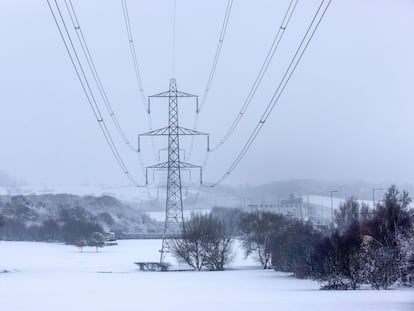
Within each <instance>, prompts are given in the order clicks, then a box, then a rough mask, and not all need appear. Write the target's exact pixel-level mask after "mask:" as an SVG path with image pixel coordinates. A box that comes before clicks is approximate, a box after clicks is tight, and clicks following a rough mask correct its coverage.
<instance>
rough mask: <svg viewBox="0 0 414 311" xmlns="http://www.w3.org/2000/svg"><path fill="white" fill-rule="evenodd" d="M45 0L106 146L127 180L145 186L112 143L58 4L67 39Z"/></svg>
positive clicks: (56, 3) (138, 185)
mask: <svg viewBox="0 0 414 311" xmlns="http://www.w3.org/2000/svg"><path fill="white" fill-rule="evenodd" d="M46 1H47V3H48V6H49V9H50V12H51V13H52V16H53V20H54V22H55V24H56V27H57V29H58V31H59V35H60V37H61V39H62V41H63V44H64V46H65V49H66V52H67V53H68V56H69V58H70V61H71V63H72V66H73V68H74V70H75V73H76V76H77V77H78V80H79V82H80V84H81V86H82V89H83V92H84V94H85V96H86V98H87V101H88V103H89V106H90V107H91V109H92V112H93V114H94V116H95V118H96V120H97V122H98V125H99V128H100V129H101V131H102V133H103V135H104V138H105V140H106V142H107V144H108V146H109V148H110V150H111V152H112V154H113V156H114V157H115V160H116V161H117V163H118V165H119V167H120V168H121V170H122V172H123V173H124V174H125V176H126V177H127V178H128V180H129V181H130V183H131V184H133V185H134V186H136V187H145V186H146V185H141V184H139V183H138V182H137V181H136V180H135V178H134V177H133V176H132V175H131V174H130V172H129V170H128V168H127V166H126V165H125V162H124V161H123V159H122V157H121V155H120V153H119V151H118V149H117V147H116V145H115V143H114V141H113V139H112V136H111V134H110V132H109V129H108V127H107V126H106V123H105V121H104V119H103V117H102V114H101V111H100V109H99V106H98V104H97V102H96V99H95V97H94V95H93V92H92V89H91V87H90V84H89V82H88V79H87V77H86V74H85V71H84V69H83V67H82V63H81V62H80V59H79V56H78V54H77V52H76V49H75V46H74V44H73V41H72V38H71V36H70V33H69V30H68V28H67V26H66V22H65V19H64V18H63V15H62V12H61V10H60V7H59V4H58V2H57V0H54V2H55V6H56V10H57V12H58V13H59V17H60V20H61V22H62V25H63V28H64V31H65V33H66V36H67V39H66V38H65V35H64V32H63V31H62V28H61V26H60V24H59V22H58V19H57V17H56V14H55V11H54V10H53V8H52V5H51V3H50V1H49V0H46ZM67 40H68V41H69V44H68V41H67ZM71 50H72V52H71ZM72 53H73V55H72ZM82 78H83V79H82Z"/></svg>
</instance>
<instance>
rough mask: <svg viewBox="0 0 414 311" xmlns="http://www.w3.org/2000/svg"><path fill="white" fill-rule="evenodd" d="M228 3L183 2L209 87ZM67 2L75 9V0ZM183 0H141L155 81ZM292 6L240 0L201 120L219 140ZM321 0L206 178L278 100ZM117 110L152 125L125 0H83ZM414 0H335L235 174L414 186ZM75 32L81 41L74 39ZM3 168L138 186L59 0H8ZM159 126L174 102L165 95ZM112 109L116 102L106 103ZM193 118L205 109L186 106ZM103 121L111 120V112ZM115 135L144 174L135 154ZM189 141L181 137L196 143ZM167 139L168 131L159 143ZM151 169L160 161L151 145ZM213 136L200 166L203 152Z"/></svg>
mask: <svg viewBox="0 0 414 311" xmlns="http://www.w3.org/2000/svg"><path fill="white" fill-rule="evenodd" d="M226 2H227V1H224V0H221V1H219V0H210V1H190V0H177V33H176V34H177V43H176V78H177V82H178V87H179V89H181V90H183V91H186V92H190V93H193V94H199V95H202V92H203V90H204V88H205V85H206V82H207V78H208V74H209V70H210V65H211V62H212V60H213V56H214V53H215V48H216V44H217V40H218V36H219V33H220V28H221V22H222V19H223V16H224V12H225V7H226ZM61 3H62V9H63V1H61ZM172 3H173V0H153V1H143V0H141V1H133V0H129V1H128V4H129V9H130V17H131V22H132V27H133V34H134V37H135V41H136V47H137V54H138V58H139V64H140V66H141V73H142V78H143V85H144V89H145V92H146V94H147V95H151V94H154V93H158V92H161V91H165V90H167V88H168V81H169V78H170V76H171V67H172V61H171V59H172V11H173V10H172ZM288 3H289V1H288V0H284V1H272V0H250V1H247V0H239V1H238V0H235V1H234V4H233V11H232V15H231V17H230V23H229V27H228V31H227V34H226V38H225V41H224V45H223V50H222V57H221V59H220V61H219V64H218V68H217V72H216V76H215V79H214V81H213V85H212V88H211V91H210V94H209V97H208V100H207V102H206V105H205V109H204V110H203V112H202V113H201V114H200V122H199V129H200V130H202V131H205V132H209V133H211V142H212V144H214V143H216V142H218V140H219V139H220V138H221V136H222V135H223V134H224V133H225V131H226V130H227V128H228V127H229V126H230V124H231V122H232V120H233V118H234V117H235V116H236V114H237V112H238V110H239V108H240V106H241V104H242V102H243V100H244V99H245V97H246V96H247V93H248V90H249V88H250V86H251V84H252V83H253V81H254V78H255V75H256V73H257V71H258V70H259V68H260V65H261V63H262V62H263V60H264V57H265V55H266V53H267V50H268V48H269V46H270V44H271V41H272V39H273V36H274V33H275V31H276V30H277V28H278V27H279V24H280V22H281V19H282V15H283V13H284V10H285V9H286V8H287V5H288ZM318 3H319V1H316V0H299V4H298V9H297V11H296V13H295V15H294V17H293V19H292V21H291V25H290V27H289V28H288V30H287V32H286V35H285V37H284V39H283V40H282V43H281V46H280V50H279V51H278V52H277V54H276V56H275V58H274V59H273V62H272V65H271V68H270V70H269V72H268V74H267V75H266V76H265V79H264V81H263V84H262V85H261V88H260V89H259V91H258V92H257V97H256V98H255V99H254V100H253V102H252V104H251V106H250V108H249V110H248V113H247V114H246V117H245V119H243V122H241V124H240V128H239V129H238V130H237V131H236V132H235V133H234V137H232V138H231V139H230V140H229V141H228V143H227V144H226V145H225V146H223V147H222V148H221V149H219V150H218V151H216V152H215V153H212V154H211V155H210V161H209V165H208V167H207V169H206V170H205V178H204V179H205V180H207V181H208V180H210V181H214V180H215V179H217V178H218V177H220V176H221V175H222V174H223V173H224V171H225V170H226V169H227V168H228V166H229V165H230V164H231V162H232V161H233V159H234V157H235V156H236V155H237V153H238V152H239V150H240V148H241V146H242V144H243V143H244V142H245V141H246V139H247V136H248V134H249V132H250V131H251V130H252V128H253V127H254V126H255V124H256V122H257V120H258V118H259V116H260V115H261V113H262V112H263V109H264V107H265V105H266V104H267V102H268V101H269V99H270V97H271V95H272V94H273V91H274V89H275V86H276V85H277V84H278V82H279V79H280V77H281V74H282V72H283V70H284V69H285V68H286V66H287V64H288V62H289V60H290V57H291V56H292V55H293V52H294V49H295V48H296V46H297V44H298V43H299V41H300V39H301V36H302V35H303V33H304V32H305V29H306V27H307V25H308V23H309V22H310V19H311V18H312V14H313V12H315V10H316V7H317V5H318ZM73 4H74V5H75V8H76V9H77V13H78V17H79V19H80V23H81V26H82V29H83V31H84V34H85V36H86V39H87V41H88V43H89V47H90V49H91V52H92V54H93V56H94V59H95V62H96V65H97V69H98V71H99V73H100V75H101V79H102V81H103V84H104V85H105V86H106V91H107V93H108V95H109V98H110V99H111V102H112V106H113V108H114V110H115V112H116V113H117V115H118V118H119V120H120V122H121V124H122V126H123V127H124V129H125V132H126V133H127V136H128V138H129V139H130V140H131V141H133V142H135V141H136V134H137V133H141V132H145V131H147V130H148V128H147V122H146V116H145V112H144V109H143V107H142V103H141V102H140V97H139V95H138V92H137V87H136V82H135V80H134V73H133V67H132V63H131V58H130V55H129V49H128V41H127V38H126V34H125V30H124V24H123V19H122V9H121V2H120V0H119V1H118V0H99V1H98V0H84V1H80V0H73ZM413 29H414V1H412V0H395V1H387V0H333V2H332V5H331V7H330V9H329V10H328V13H327V16H326V18H325V19H324V20H323V22H322V24H321V26H320V28H319V30H318V32H317V34H316V36H315V38H314V40H313V41H312V43H311V46H310V48H309V50H308V51H307V52H306V54H305V57H304V59H303V61H302V62H301V64H300V65H299V67H298V70H297V72H296V73H295V74H294V76H293V78H292V80H291V82H290V83H289V85H288V87H287V89H286V91H285V93H284V95H283V96H282V97H281V99H280V101H279V104H278V106H277V107H276V109H275V110H274V111H273V114H272V116H271V117H270V118H269V120H268V122H267V123H266V124H265V127H264V128H263V131H262V133H261V134H260V136H259V137H258V138H257V140H256V142H255V143H254V144H253V146H252V148H251V150H250V151H249V152H248V154H247V156H246V157H245V158H244V160H243V161H242V162H241V163H240V165H239V167H238V169H237V170H236V171H235V172H234V173H233V174H232V175H231V176H230V177H229V178H228V179H227V180H226V182H227V183H234V184H235V183H247V182H249V183H262V182H268V181H271V180H277V179H284V178H315V179H363V180H372V181H385V180H386V181H394V182H402V181H407V182H413V176H414V161H413V159H414V146H413V143H412V135H413V134H412V133H414V122H413V116H414V108H413V102H414V101H413V100H414V87H413V81H414V78H413V73H414V58H413V57H412V55H414V41H413V40H412V30H413ZM74 39H75V37H74ZM0 42H1V49H0V98H1V104H0V143H1V152H0V170H2V171H6V172H8V173H10V174H12V175H14V176H17V177H20V178H23V179H25V180H27V181H28V182H30V183H46V184H50V185H53V184H65V183H68V184H76V183H79V184H80V183H103V184H121V183H127V181H126V179H125V177H124V175H123V174H122V173H121V172H120V170H119V168H118V166H117V164H116V162H115V161H114V159H113V158H112V155H111V153H110V152H109V149H108V147H107V145H106V144H105V141H104V139H103V136H102V134H101V133H100V131H99V128H98V125H97V122H96V121H94V118H93V115H92V113H91V110H90V108H89V106H88V104H87V101H86V99H85V97H84V94H83V93H82V89H81V87H80V85H79V82H78V81H77V79H76V76H75V73H74V71H73V69H72V67H71V64H70V62H69V59H68V57H67V55H66V51H65V50H64V46H63V44H62V42H61V39H60V37H59V35H58V32H57V29H56V27H55V25H54V23H53V20H52V16H51V14H50V12H49V9H48V7H47V2H46V0H42V1H30V0H18V1H16V0H13V1H12V0H2V1H1V2H0ZM153 107H154V109H153V115H152V117H153V122H154V128H158V127H163V126H165V125H166V116H167V105H166V103H162V102H159V103H157V104H154V106H153ZM102 111H104V107H103V105H102ZM180 116H181V117H182V118H181V120H180V122H181V125H183V126H185V127H191V126H192V124H193V119H194V106H193V105H192V104H190V103H188V104H187V103H183V104H182V105H181V106H180ZM104 118H105V119H106V121H107V122H108V124H109V123H110V120H109V117H108V115H107V114H105V115H104ZM113 136H114V138H116V141H117V142H118V145H119V149H120V151H121V153H122V155H123V156H124V158H125V162H126V163H127V165H128V166H129V167H130V170H131V171H132V172H133V174H134V175H135V176H137V179H138V180H140V181H143V176H142V175H141V169H140V168H139V163H138V160H137V157H136V155H134V154H133V153H132V152H130V151H129V149H127V148H126V147H125V146H124V145H122V141H121V140H120V139H119V136H118V135H117V133H116V132H115V131H113ZM188 142H189V140H185V139H182V143H183V147H184V148H187V149H188V146H189V143H188ZM156 143H157V146H159V148H162V147H165V144H166V140H164V139H163V138H159V139H158V140H157V141H156ZM142 147H143V149H144V161H145V164H146V165H151V164H154V163H155V162H156V160H155V159H154V158H152V157H151V145H150V144H149V143H143V146H142ZM204 147H205V142H204V140H200V141H199V142H198V143H197V144H196V149H197V150H200V151H199V152H195V153H194V157H193V159H192V162H194V163H200V162H202V160H203V153H202V151H204V149H203V148H204Z"/></svg>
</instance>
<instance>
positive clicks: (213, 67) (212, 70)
mask: <svg viewBox="0 0 414 311" xmlns="http://www.w3.org/2000/svg"><path fill="white" fill-rule="evenodd" d="M232 7H233V0H228V1H227V6H226V13H225V14H224V19H223V22H222V26H221V30H220V36H219V39H218V42H217V47H216V52H215V54H214V58H213V63H212V65H211V68H210V74H209V76H208V79H207V85H206V87H205V89H204V93H203V96H202V97H201V103H200V106H199V108H198V109H197V114H196V117H195V121H194V126H193V128H194V129H195V130H197V128H198V113H199V112H200V111H201V109H202V108H203V107H204V104H205V102H206V100H207V96H208V94H209V92H210V88H211V84H212V82H213V78H214V75H215V73H216V69H217V64H218V62H219V59H220V55H221V50H222V47H223V42H224V37H225V35H226V31H227V26H228V24H229V20H230V14H231V10H232ZM193 147H194V138H192V139H191V146H190V149H189V153H188V157H189V158H190V157H191V154H192V151H193Z"/></svg>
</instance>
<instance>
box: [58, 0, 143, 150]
mask: <svg viewBox="0 0 414 311" xmlns="http://www.w3.org/2000/svg"><path fill="white" fill-rule="evenodd" d="M64 1H65V6H66V9H67V12H68V15H69V17H70V20H71V22H72V25H73V28H74V29H75V33H76V36H77V38H78V41H79V44H80V46H81V49H82V52H83V54H84V56H85V58H86V62H87V64H88V67H89V69H90V71H91V73H92V77H93V79H94V81H95V83H96V86H97V88H98V91H99V94H100V96H101V98H102V100H103V102H104V104H105V107H106V109H107V111H108V114H109V115H110V117H111V119H112V122H113V123H114V125H115V128H116V130H117V131H118V133H119V135H120V136H121V138H122V140H123V141H124V142H125V144H126V145H127V146H128V147H129V148H131V149H132V150H133V151H135V152H137V150H136V149H134V147H132V144H131V143H130V141H129V140H128V138H127V136H126V135H125V132H124V130H123V129H122V127H121V125H120V123H119V121H118V118H117V116H116V114H115V112H114V110H113V108H112V105H111V102H110V101H109V98H108V95H107V93H106V91H105V88H104V86H103V84H102V80H101V78H100V76H99V74H98V71H97V70H96V66H95V62H94V60H93V57H92V55H91V52H90V49H89V46H88V43H87V42H86V39H85V36H84V34H83V31H82V28H81V26H80V23H79V19H78V16H77V14H76V10H75V7H74V6H73V3H72V0H69V1H68V0H64Z"/></svg>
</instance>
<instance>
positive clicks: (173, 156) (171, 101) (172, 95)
mask: <svg viewBox="0 0 414 311" xmlns="http://www.w3.org/2000/svg"><path fill="white" fill-rule="evenodd" d="M157 97H158V98H162V97H163V98H168V120H169V121H168V126H167V127H164V128H161V129H157V130H153V131H151V132H147V133H143V134H140V135H139V136H138V151H140V137H141V136H168V149H167V150H168V160H167V161H166V162H162V163H159V164H155V165H152V166H148V167H147V176H148V169H165V170H167V196H166V203H165V223H164V232H163V240H162V246H161V251H160V252H161V258H160V262H161V263H163V262H164V260H165V256H166V254H167V252H168V250H169V240H170V239H171V238H173V237H176V236H179V235H180V234H181V232H182V231H183V230H184V226H183V224H184V217H183V200H182V189H181V171H182V170H183V169H193V168H198V169H200V183H201V182H202V167H201V166H198V165H193V164H190V163H186V162H183V161H181V160H180V136H183V135H206V136H207V143H208V134H206V133H203V132H199V131H195V130H192V129H188V128H184V127H180V126H179V124H178V120H179V119H178V98H179V97H187V98H195V99H196V105H197V112H198V97H197V96H196V95H192V94H188V93H185V92H181V91H178V90H177V82H176V80H175V79H174V78H172V79H170V86H169V90H168V91H166V92H162V93H159V94H156V95H152V96H150V97H149V98H148V111H149V112H150V110H151V108H150V107H151V99H152V98H157ZM207 149H208V146H207ZM147 182H148V178H147Z"/></svg>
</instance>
